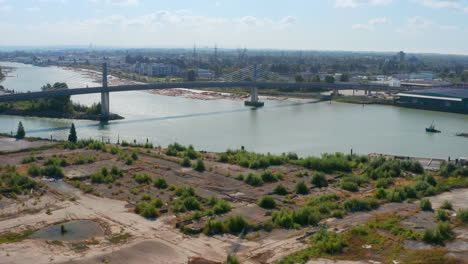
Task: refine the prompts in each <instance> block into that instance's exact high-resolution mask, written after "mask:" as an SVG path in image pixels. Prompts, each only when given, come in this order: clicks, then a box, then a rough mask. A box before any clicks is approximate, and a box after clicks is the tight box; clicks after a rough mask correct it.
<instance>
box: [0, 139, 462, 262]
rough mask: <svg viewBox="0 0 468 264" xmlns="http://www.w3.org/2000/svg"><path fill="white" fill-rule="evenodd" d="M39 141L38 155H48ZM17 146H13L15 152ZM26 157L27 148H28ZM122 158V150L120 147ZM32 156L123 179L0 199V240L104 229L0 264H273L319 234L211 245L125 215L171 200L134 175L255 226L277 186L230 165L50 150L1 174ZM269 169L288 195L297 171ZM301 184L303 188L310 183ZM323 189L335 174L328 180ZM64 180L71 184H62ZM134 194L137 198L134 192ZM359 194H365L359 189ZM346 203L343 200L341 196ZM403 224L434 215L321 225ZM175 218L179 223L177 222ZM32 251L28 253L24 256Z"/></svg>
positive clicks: (454, 245) (36, 245) (22, 249)
mask: <svg viewBox="0 0 468 264" xmlns="http://www.w3.org/2000/svg"><path fill="white" fill-rule="evenodd" d="M44 144H46V143H44V142H43V141H39V142H37V143H36V146H46V145H44ZM18 148H19V146H16V147H15V150H18ZM28 148H30V146H28ZM122 150H123V151H124V152H125V151H130V150H128V149H126V148H122ZM31 154H33V155H34V156H36V157H40V159H38V161H37V162H38V163H39V164H41V163H43V162H44V161H45V160H46V159H47V158H48V157H51V156H53V155H57V156H59V157H61V158H65V159H67V160H69V161H73V160H74V159H75V158H76V157H78V156H79V155H82V156H85V157H88V156H94V157H95V158H96V161H95V162H92V163H86V164H82V165H70V166H66V167H65V174H66V177H68V178H73V177H78V178H83V177H85V176H86V175H90V174H92V173H94V172H96V171H98V170H99V168H101V167H108V168H110V167H111V166H117V167H119V168H121V169H122V170H123V171H124V176H123V177H122V178H119V179H118V184H117V183H115V184H95V183H91V180H90V179H88V178H86V177H85V178H84V179H81V184H82V185H88V186H93V188H94V190H95V194H98V196H96V195H93V194H90V193H84V192H83V191H81V190H80V189H78V188H75V187H73V186H72V185H70V184H68V183H67V182H65V181H51V180H50V179H46V178H42V177H41V178H36V180H37V181H40V182H42V183H44V184H45V186H46V187H47V192H46V193H45V194H44V195H42V196H40V197H30V196H29V195H20V196H19V197H18V198H17V200H13V199H10V198H6V197H4V198H3V199H1V200H0V234H3V233H6V232H20V231H23V230H26V229H41V228H43V227H46V226H48V225H51V224H55V223H60V222H63V221H70V220H80V219H89V220H93V221H97V222H98V223H100V224H101V226H102V227H103V228H104V229H105V230H106V232H105V234H104V235H102V236H97V237H95V238H94V239H93V240H91V241H87V242H84V243H85V244H84V246H83V247H84V248H85V250H77V245H76V243H64V244H63V245H61V244H57V243H56V244H54V243H51V242H50V241H46V240H41V239H25V240H23V241H21V242H16V243H8V244H0V263H1V264H3V263H5V264H13V263H189V261H190V260H191V259H195V258H203V259H206V260H209V261H214V262H218V263H222V262H223V261H224V260H225V258H226V255H227V254H228V253H235V255H236V256H237V257H238V258H239V259H240V260H241V261H242V263H247V264H260V263H273V262H275V261H277V260H279V259H281V258H283V257H284V256H287V255H289V254H291V253H293V252H296V251H299V250H301V249H304V248H306V247H307V246H308V245H309V240H308V237H309V236H310V234H312V233H313V232H315V231H317V230H318V228H317V227H306V228H301V229H291V230H286V229H274V230H272V231H271V232H266V231H257V232H252V233H249V234H248V235H247V236H246V237H244V238H239V237H237V236H233V235H229V234H225V235H215V236H205V235H203V234H199V235H186V234H183V233H182V232H180V231H179V229H176V228H175V223H176V222H177V221H179V220H180V218H181V216H180V215H179V216H177V217H176V216H175V215H173V214H171V213H165V214H163V215H162V216H160V217H158V218H157V219H155V220H149V219H146V218H144V217H142V216H140V215H138V214H135V213H134V212H133V208H134V205H135V203H136V202H137V201H140V200H141V198H142V195H143V194H150V195H151V196H152V197H160V198H161V199H162V200H164V201H170V200H171V199H172V198H171V194H170V193H169V191H166V190H158V189H157V188H152V187H151V186H142V185H140V184H138V183H137V182H135V180H134V179H133V177H132V175H133V173H143V172H144V173H148V174H149V175H151V177H152V178H153V179H154V178H155V177H163V178H165V179H166V181H167V183H168V184H169V185H171V184H174V185H185V186H192V187H194V188H195V190H196V193H197V195H199V196H200V197H204V198H209V197H211V196H216V197H219V198H222V199H225V200H227V201H229V202H230V203H231V205H232V206H233V209H232V211H231V212H229V213H228V214H225V215H222V216H221V217H220V219H224V218H226V217H227V216H228V215H231V214H240V215H243V216H244V217H246V218H247V219H248V220H249V221H250V222H253V223H256V222H263V221H265V220H266V219H268V217H269V215H270V214H271V212H269V210H266V209H263V208H260V207H259V206H258V205H257V201H258V199H259V198H260V197H262V196H263V195H265V194H269V193H271V192H272V190H273V188H274V187H275V186H276V184H277V183H265V184H263V185H262V186H261V187H253V186H250V185H248V184H246V183H244V182H243V181H239V180H237V179H235V176H237V175H238V174H240V173H242V174H244V175H245V174H248V173H249V172H251V171H252V170H250V169H246V168H243V167H240V166H237V165H232V164H224V163H218V162H215V161H214V160H213V159H212V158H210V153H207V154H204V155H205V165H206V168H207V170H206V171H205V172H204V173H200V172H197V171H195V170H193V169H191V168H183V167H182V166H180V165H179V158H175V157H169V156H166V155H164V154H163V153H162V152H161V151H160V150H158V149H151V150H150V151H149V152H148V151H147V150H142V151H141V152H140V153H139V154H138V155H139V158H138V160H137V161H136V162H134V163H133V164H131V165H127V164H125V162H124V161H123V160H119V159H117V158H116V157H115V155H114V156H113V155H111V154H110V153H105V152H101V151H96V150H82V149H80V150H64V149H60V148H49V149H44V150H37V151H33V152H32V153H30V152H21V153H14V154H9V155H2V156H1V158H0V165H15V166H17V169H18V170H19V171H23V172H24V171H26V170H27V168H28V166H29V165H28V164H22V160H23V158H24V157H26V156H29V155H31ZM270 169H271V170H273V171H275V172H281V173H283V175H284V179H283V180H281V181H280V182H281V183H282V184H283V185H285V186H286V187H287V188H288V189H290V190H291V189H292V188H293V187H294V185H295V180H293V179H294V176H293V175H294V174H295V173H296V172H298V171H303V170H304V169H303V168H300V167H297V166H294V165H290V164H288V165H283V166H272V167H270ZM311 174H312V173H309V176H304V177H302V178H301V180H304V181H306V182H309V181H310V175H311ZM327 177H328V180H329V181H330V182H333V181H334V177H335V176H334V175H328V176H327ZM67 181H69V180H67ZM135 189H137V190H138V192H134V191H132V190H135ZM467 190H468V189H459V190H454V191H452V192H447V193H442V194H440V195H437V196H434V197H431V198H430V199H431V202H432V204H433V207H434V208H438V206H440V204H441V203H442V202H443V201H445V200H448V201H451V202H452V204H453V205H454V207H455V209H458V208H466V201H467V200H468V196H467ZM342 191H343V190H341V189H338V188H336V187H334V186H331V185H330V186H329V187H327V188H320V189H319V188H313V189H312V192H311V194H310V195H308V196H307V197H310V196H315V195H321V194H325V193H332V192H334V193H336V192H342ZM362 191H363V192H367V191H369V190H367V189H363V190H362ZM348 195H349V194H348ZM307 197H305V196H304V197H303V196H298V197H296V200H297V204H301V203H304V202H305V199H306V198H307ZM275 198H276V199H277V202H278V203H279V204H281V207H291V208H294V206H296V205H290V204H287V203H283V201H282V199H283V198H280V197H275ZM391 213H394V214H396V215H401V216H405V217H407V218H406V219H405V220H404V222H402V225H403V226H405V227H407V228H410V229H414V230H417V231H418V232H420V231H421V230H423V229H424V228H432V227H433V226H434V225H435V222H434V221H433V219H434V213H433V212H421V211H419V204H418V203H417V202H414V203H388V204H384V205H382V206H380V207H379V208H378V209H376V210H374V211H370V212H358V213H353V214H349V215H347V216H345V217H344V218H342V219H337V218H329V219H325V220H323V221H322V223H321V224H324V225H326V226H327V227H328V229H329V230H334V231H337V232H343V231H345V230H348V229H349V228H350V227H353V226H356V225H359V224H364V223H366V222H368V221H370V220H372V219H374V218H375V217H376V215H379V214H391ZM182 216H183V214H182ZM122 234H128V235H129V237H128V238H126V239H124V240H122V241H120V242H112V238H113V237H114V236H116V235H122ZM455 234H456V239H455V240H454V241H452V242H450V244H447V249H448V253H447V256H454V257H457V258H462V259H463V258H465V257H467V256H468V255H467V254H468V246H467V243H468V242H467V241H468V231H467V229H466V227H457V228H456V229H455ZM404 246H405V247H407V248H408V249H428V248H431V246H430V245H427V244H424V243H422V242H418V243H414V242H411V241H410V242H407V241H405V244H404ZM31 249H34V250H31ZM308 263H324V264H332V263H336V264H359V263H370V262H369V261H332V260H326V259H317V260H311V261H309V262H308Z"/></svg>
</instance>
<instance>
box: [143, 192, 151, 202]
mask: <svg viewBox="0 0 468 264" xmlns="http://www.w3.org/2000/svg"><path fill="white" fill-rule="evenodd" d="M141 199H142V200H143V201H149V200H151V195H149V194H147V193H144V194H143V195H142V196H141Z"/></svg>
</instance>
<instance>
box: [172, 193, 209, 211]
mask: <svg viewBox="0 0 468 264" xmlns="http://www.w3.org/2000/svg"><path fill="white" fill-rule="evenodd" d="M201 209H202V205H201V203H200V202H199V201H198V200H197V198H195V197H194V196H184V197H181V198H179V199H177V200H176V201H175V202H174V203H173V205H172V210H173V211H174V212H185V211H193V210H201Z"/></svg>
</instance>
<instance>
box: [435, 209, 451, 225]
mask: <svg viewBox="0 0 468 264" xmlns="http://www.w3.org/2000/svg"><path fill="white" fill-rule="evenodd" d="M436 219H437V221H441V222H443V221H448V220H449V219H450V218H449V217H448V215H447V213H446V212H445V210H444V209H437V211H436Z"/></svg>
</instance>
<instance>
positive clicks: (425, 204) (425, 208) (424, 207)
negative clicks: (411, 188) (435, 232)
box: [419, 199, 432, 211]
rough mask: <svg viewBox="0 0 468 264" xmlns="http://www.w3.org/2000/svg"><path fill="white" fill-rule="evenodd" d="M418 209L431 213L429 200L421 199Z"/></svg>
mask: <svg viewBox="0 0 468 264" xmlns="http://www.w3.org/2000/svg"><path fill="white" fill-rule="evenodd" d="M419 207H420V208H421V210H423V211H432V204H431V201H429V199H421V202H420V203H419Z"/></svg>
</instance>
